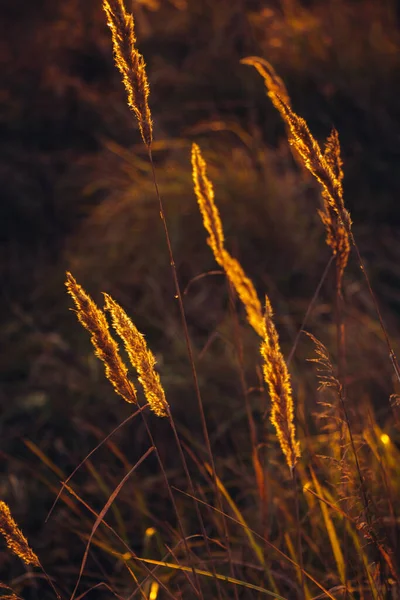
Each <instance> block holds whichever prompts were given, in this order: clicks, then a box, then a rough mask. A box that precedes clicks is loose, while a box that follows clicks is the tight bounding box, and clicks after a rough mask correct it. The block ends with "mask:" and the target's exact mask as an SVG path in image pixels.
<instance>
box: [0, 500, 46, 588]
mask: <svg viewBox="0 0 400 600" xmlns="http://www.w3.org/2000/svg"><path fill="white" fill-rule="evenodd" d="M0 533H1V535H2V536H3V537H4V539H5V540H6V544H7V546H8V548H9V549H10V550H11V552H13V554H15V555H16V556H19V558H20V559H21V560H23V562H24V563H25V564H26V565H33V566H34V567H40V562H39V559H38V557H37V556H36V554H35V553H34V551H33V550H32V548H31V547H30V546H29V544H28V540H27V539H26V537H25V536H24V534H23V533H22V531H21V530H20V529H19V527H18V525H17V524H16V522H15V521H14V519H13V518H12V516H11V512H10V509H9V507H8V506H7V504H6V503H5V502H3V501H0ZM10 597H14V598H17V596H10Z"/></svg>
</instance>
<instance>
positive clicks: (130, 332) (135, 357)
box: [104, 294, 169, 417]
mask: <svg viewBox="0 0 400 600" xmlns="http://www.w3.org/2000/svg"><path fill="white" fill-rule="evenodd" d="M104 298H105V308H106V310H107V311H108V312H109V313H110V315H111V320H112V324H113V327H114V329H115V331H116V332H117V333H118V335H119V336H120V338H121V339H122V341H123V342H124V345H125V349H126V351H127V353H128V356H129V360H130V361H131V364H132V366H133V367H134V368H135V369H136V371H137V372H138V376H139V381H140V383H141V384H142V386H143V390H144V394H145V397H146V400H147V402H148V404H149V406H150V408H151V410H152V411H153V412H154V413H155V414H156V415H158V416H159V417H165V416H167V415H168V408H169V407H168V403H167V400H166V398H165V393H164V389H163V387H162V385H161V381H160V377H159V375H158V373H157V372H156V371H155V369H154V366H155V364H156V359H155V357H154V355H153V353H152V352H151V350H149V348H148V347H147V344H146V340H145V338H144V336H143V334H141V333H140V331H139V330H138V329H137V327H136V326H135V325H134V324H133V322H132V320H131V319H130V318H129V317H128V315H127V314H126V312H125V311H124V310H123V308H121V306H120V305H119V304H118V303H117V302H116V301H115V300H113V298H111V296H109V295H108V294H104Z"/></svg>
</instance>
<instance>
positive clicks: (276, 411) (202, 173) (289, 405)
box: [192, 144, 300, 469]
mask: <svg viewBox="0 0 400 600" xmlns="http://www.w3.org/2000/svg"><path fill="white" fill-rule="evenodd" d="M192 167H193V182H194V189H195V193H196V196H197V201H198V204H199V207H200V212H201V214H202V217H203V223H204V227H205V228H206V230H207V231H208V233H209V236H210V237H209V238H208V240H207V241H208V244H209V246H210V247H211V249H212V251H213V253H214V257H215V260H216V261H217V263H218V264H219V265H220V266H221V267H222V268H223V269H224V271H225V273H226V275H227V277H228V279H229V281H230V282H231V284H232V285H233V287H234V288H235V290H236V292H237V294H238V296H239V298H240V300H241V301H242V303H243V305H244V306H245V309H246V312H247V319H248V321H249V323H250V325H251V326H252V327H253V329H254V330H255V331H256V332H257V333H258V335H259V336H260V337H261V338H262V340H263V341H262V344H261V354H262V356H263V358H264V367H263V369H264V378H265V381H266V383H267V385H268V388H269V392H270V396H271V403H272V411H271V421H272V423H273V425H274V426H275V429H276V432H277V436H278V439H279V442H280V445H281V448H282V451H283V453H284V455H285V457H286V460H287V463H288V465H289V467H290V468H292V469H293V467H294V466H295V464H296V462H297V459H298V457H299V456H300V447H299V443H298V442H297V441H296V430H295V426H294V423H293V419H294V407H293V397H292V389H291V385H290V376H289V372H288V369H287V366H286V363H285V360H284V358H283V355H282V352H281V349H280V345H279V337H278V333H277V331H276V328H275V325H274V323H273V320H272V308H271V304H270V302H269V300H268V298H267V297H266V300H265V304H266V312H265V317H264V315H263V312H262V307H261V302H260V300H259V298H258V295H257V292H256V290H255V288H254V285H253V283H252V281H251V280H250V279H249V278H248V277H247V276H246V275H245V273H244V271H243V269H242V267H241V265H240V263H239V262H238V261H237V260H236V259H234V258H233V257H232V256H231V255H230V254H229V252H227V251H226V250H225V248H224V232H223V227H222V222H221V217H220V215H219V211H218V208H217V206H216V205H215V201H214V189H213V186H212V183H211V181H210V180H209V179H208V177H207V164H206V162H205V160H204V159H203V157H202V155H201V151H200V148H199V146H197V144H193V147H192Z"/></svg>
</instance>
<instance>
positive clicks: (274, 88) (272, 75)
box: [240, 56, 291, 110]
mask: <svg viewBox="0 0 400 600" xmlns="http://www.w3.org/2000/svg"><path fill="white" fill-rule="evenodd" d="M240 62H241V63H242V64H243V65H251V66H253V67H254V68H255V69H257V71H258V72H259V73H260V75H261V77H262V78H263V79H264V83H265V87H266V88H267V94H268V96H269V97H270V98H271V100H272V103H273V104H274V106H275V107H276V108H278V110H279V107H278V106H277V105H276V104H275V98H276V96H278V97H279V98H281V99H282V100H283V101H284V102H285V103H286V104H287V106H290V104H291V102H290V97H289V94H288V91H287V89H286V86H285V84H284V82H283V80H282V79H281V78H280V77H279V75H278V74H277V73H276V72H275V69H274V68H273V66H272V65H271V64H270V63H269V62H268V61H267V60H265V59H264V58H260V57H259V56H247V57H246V58H243V59H242V60H241V61H240Z"/></svg>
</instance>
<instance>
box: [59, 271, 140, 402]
mask: <svg viewBox="0 0 400 600" xmlns="http://www.w3.org/2000/svg"><path fill="white" fill-rule="evenodd" d="M66 286H67V290H68V293H69V294H70V295H71V296H72V299H73V301H74V302H75V306H76V313H77V315H78V319H79V321H80V322H81V323H82V325H83V326H84V327H85V329H87V330H88V331H89V332H90V333H91V336H92V337H91V342H92V344H93V347H94V349H95V354H96V356H98V357H99V358H100V360H101V361H103V363H104V367H105V372H106V377H107V379H108V380H109V381H110V382H111V383H112V385H113V387H114V390H115V391H116V392H117V394H119V395H120V396H122V398H123V399H124V400H126V402H130V403H136V390H135V386H134V385H133V383H132V382H131V381H130V380H129V379H128V369H127V367H126V366H125V364H124V362H123V360H122V358H121V356H120V354H119V350H118V344H117V343H116V341H115V340H114V339H113V337H112V336H111V334H110V331H109V328H108V323H107V319H106V317H105V315H104V313H103V312H102V311H101V310H100V309H99V308H98V307H97V306H96V304H95V303H94V302H93V300H92V299H91V298H90V296H88V294H87V293H86V292H85V291H84V289H83V288H82V287H81V286H80V285H79V284H78V283H77V282H76V280H75V279H74V277H73V276H72V275H71V273H67V281H66Z"/></svg>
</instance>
